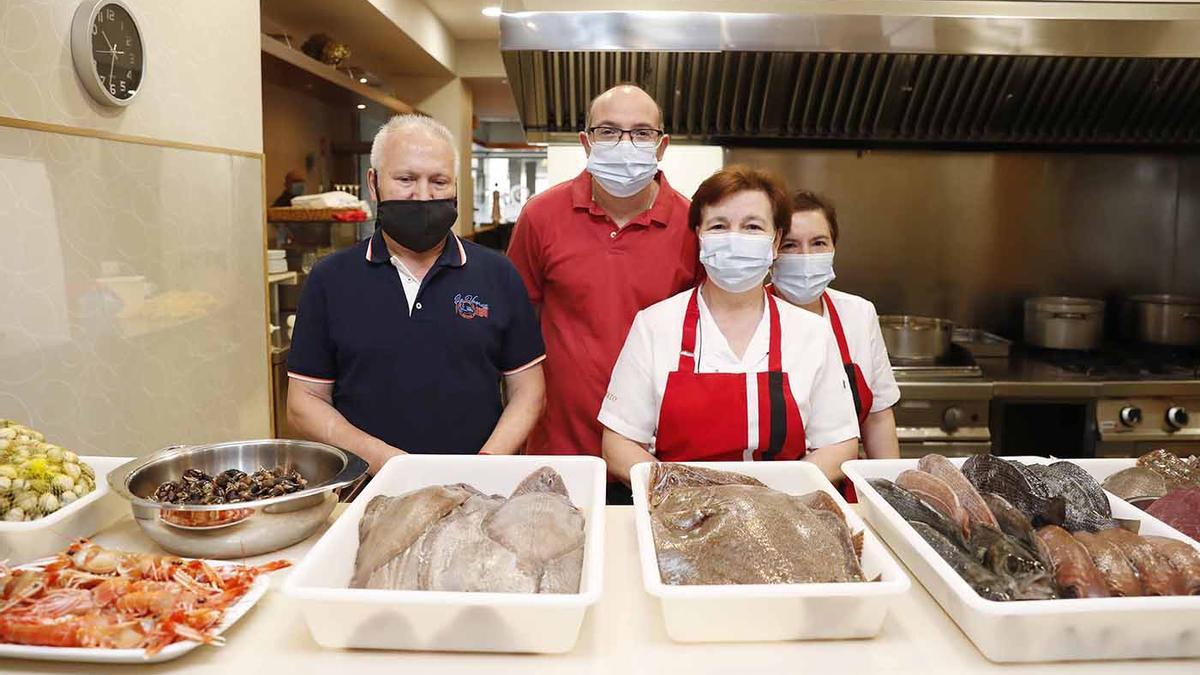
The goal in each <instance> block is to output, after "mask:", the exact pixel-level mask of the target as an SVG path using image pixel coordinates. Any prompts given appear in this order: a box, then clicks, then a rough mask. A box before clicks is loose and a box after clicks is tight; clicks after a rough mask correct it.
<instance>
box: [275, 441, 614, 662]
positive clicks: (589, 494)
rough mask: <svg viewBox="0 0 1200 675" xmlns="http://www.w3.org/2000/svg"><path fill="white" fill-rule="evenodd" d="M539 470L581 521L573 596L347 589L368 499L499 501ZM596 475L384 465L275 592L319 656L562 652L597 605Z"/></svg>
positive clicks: (526, 460)
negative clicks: (447, 494)
mask: <svg viewBox="0 0 1200 675" xmlns="http://www.w3.org/2000/svg"><path fill="white" fill-rule="evenodd" d="M543 466H549V467H551V468H553V469H554V470H555V471H557V472H558V473H559V475H561V476H562V479H563V483H564V484H565V485H566V487H567V492H568V493H569V495H570V498H571V502H572V503H574V504H575V506H577V507H579V509H580V510H582V511H583V513H584V515H585V518H586V522H585V525H584V551H583V571H582V574H581V577H580V581H579V592H578V593H546V594H537V593H458V592H447V591H385V590H374V589H367V588H348V586H349V585H350V577H351V576H352V575H353V573H354V561H355V558H356V556H357V555H358V523H359V520H360V519H361V518H362V515H363V511H364V510H365V509H366V507H367V503H368V502H370V501H371V498H372V497H374V496H376V495H401V494H404V493H406V492H410V491H412V490H416V489H419V488H423V487H426V486H429V485H445V484H453V483H467V484H468V485H471V486H474V487H475V488H476V489H478V490H480V491H482V492H484V493H487V494H500V495H508V494H510V493H511V492H512V491H513V489H514V488H516V487H517V484H518V483H519V482H520V481H521V480H522V479H524V478H525V477H526V476H528V475H529V474H530V473H532V472H534V471H536V470H537V469H538V468H540V467H543ZM605 473H606V469H605V467H604V462H603V461H602V460H600V459H599V458H597V457H560V456H548V455H547V456H538V455H521V456H515V457H488V456H479V455H402V456H399V457H393V458H392V459H389V460H388V461H387V463H386V464H384V466H383V469H381V470H380V471H379V473H377V474H376V475H375V477H374V478H372V479H371V482H370V483H368V484H367V487H366V488H365V489H364V490H363V492H362V494H360V495H358V497H357V498H356V499H355V500H354V503H352V504H351V505H350V506H349V507H348V508H347V509H346V511H345V512H344V513H343V514H342V515H341V517H339V518H338V519H337V520H336V521H334V523H333V525H332V526H330V528H329V530H327V531H326V532H325V534H324V535H322V536H321V538H320V540H318V541H317V543H316V544H315V545H314V546H313V547H312V549H310V550H309V552H308V553H307V554H306V555H305V556H304V559H303V560H302V561H300V563H299V564H298V565H296V568H295V569H294V570H292V572H291V574H289V575H288V578H287V580H286V581H285V582H284V585H283V592H284V594H285V595H287V596H288V597H289V598H292V599H293V600H294V601H295V604H296V610H297V611H298V612H300V614H302V615H303V616H304V619H305V622H306V623H307V624H308V628H309V631H310V632H311V633H312V636H313V639H314V640H316V641H317V643H318V644H320V645H321V646H322V647H326V648H329V649H350V648H361V649H411V650H422V651H471V652H535V653H562V652H568V651H570V650H571V649H572V648H573V647H574V646H575V643H576V642H577V641H578V639H579V629H580V627H581V626H582V624H583V618H584V616H585V615H586V614H587V610H588V608H589V607H591V606H592V605H594V604H596V602H598V601H599V599H600V591H601V586H602V584H603V565H604V548H603V543H604V490H605V483H606V480H605Z"/></svg>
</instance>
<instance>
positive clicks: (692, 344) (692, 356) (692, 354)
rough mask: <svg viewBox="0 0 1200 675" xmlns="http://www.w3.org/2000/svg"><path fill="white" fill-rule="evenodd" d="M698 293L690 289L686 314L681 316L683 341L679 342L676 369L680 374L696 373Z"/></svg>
mask: <svg viewBox="0 0 1200 675" xmlns="http://www.w3.org/2000/svg"><path fill="white" fill-rule="evenodd" d="M699 293H700V289H699V288H694V289H692V297H691V298H689V299H688V306H687V312H685V313H684V315H683V339H682V340H680V342H679V366H678V367H677V368H676V370H678V371H679V372H682V373H694V372H696V326H697V325H699V323H700V304H699V303H698V302H697V300H696V298H697V296H698V295H699Z"/></svg>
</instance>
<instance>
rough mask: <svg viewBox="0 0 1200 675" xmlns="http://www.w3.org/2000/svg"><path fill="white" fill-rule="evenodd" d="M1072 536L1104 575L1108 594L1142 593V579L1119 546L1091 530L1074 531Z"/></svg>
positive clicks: (1127, 594) (1121, 595)
mask: <svg viewBox="0 0 1200 675" xmlns="http://www.w3.org/2000/svg"><path fill="white" fill-rule="evenodd" d="M1074 537H1075V539H1076V540H1078V541H1079V543H1080V544H1083V547H1084V548H1085V549H1087V552H1088V555H1089V556H1091V558H1092V563H1093V564H1095V565H1096V569H1097V570H1099V571H1100V575H1101V576H1102V577H1104V584H1105V586H1107V587H1108V592H1109V594H1110V595H1113V596H1118V597H1124V596H1134V595H1142V594H1143V593H1142V580H1141V579H1140V578H1139V577H1138V573H1137V570H1136V569H1134V567H1133V564H1132V563H1130V562H1129V558H1126V557H1125V554H1124V553H1122V552H1121V548H1120V547H1119V546H1117V545H1116V544H1114V543H1113V542H1111V541H1109V540H1107V539H1101V538H1100V537H1097V536H1096V535H1095V534H1092V533H1091V532H1076V533H1075V534H1074Z"/></svg>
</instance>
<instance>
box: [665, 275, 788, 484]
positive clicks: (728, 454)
mask: <svg viewBox="0 0 1200 675" xmlns="http://www.w3.org/2000/svg"><path fill="white" fill-rule="evenodd" d="M699 292H700V291H699V288H697V289H695V290H693V291H692V296H691V299H690V300H688V306H687V313H686V314H685V315H684V318H683V340H682V341H681V343H680V347H679V366H678V369H677V370H676V371H674V372H672V373H671V374H670V375H668V376H667V388H666V390H665V391H664V392H663V400H662V406H661V408H660V409H659V413H658V433H657V440H656V442H655V447H656V452H657V457H658V459H660V460H662V461H664V462H681V461H712V462H724V461H742V460H744V459H753V460H756V461H758V460H793V459H800V458H801V457H803V456H804V451H805V445H804V421H803V420H802V419H801V417H800V408H799V406H797V405H796V400H795V398H794V397H793V396H792V389H791V387H790V386H789V384H788V375H787V373H785V372H783V357H782V350H781V349H780V346H779V344H780V327H779V307H778V306H777V305H776V304H775V298H774V297H772V296H771V295H770V294H768V295H767V308H768V311H769V313H770V329H771V334H770V350H769V353H768V357H767V371H766V372H763V373H751V374H747V373H698V372H696V329H697V326H698V325H699V323H700V305H699V303H698V300H697V295H698V294H699ZM750 378H754V383H755V385H754V386H755V389H754V391H753V393H754V394H755V396H754V399H755V400H757V404H755V405H754V406H751V405H750V401H751V398H750V394H751V391H750V389H749V387H748V385H747V382H748V381H750ZM751 424H755V425H757V427H758V430H757V433H756V434H755V439H756V440H755V441H754V442H751V440H750V427H751Z"/></svg>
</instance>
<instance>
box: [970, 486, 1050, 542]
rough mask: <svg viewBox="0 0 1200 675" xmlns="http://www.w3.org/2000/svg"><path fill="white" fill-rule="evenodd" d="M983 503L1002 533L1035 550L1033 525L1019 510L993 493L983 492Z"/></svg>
mask: <svg viewBox="0 0 1200 675" xmlns="http://www.w3.org/2000/svg"><path fill="white" fill-rule="evenodd" d="M983 501H984V503H986V504H987V506H988V510H989V511H991V512H992V515H993V516H995V517H996V522H998V523H1000V530H1001V531H1002V532H1004V533H1005V534H1007V535H1008V536H1010V537H1015V538H1016V539H1017V540H1018V541H1020V542H1022V543H1023V544H1025V545H1026V546H1028V547H1029V548H1031V549H1033V550H1037V535H1036V534H1035V533H1034V531H1033V524H1032V523H1030V522H1029V517H1028V516H1026V515H1025V514H1024V513H1023V512H1022V511H1021V509H1018V508H1017V507H1015V506H1013V505H1012V504H1009V503H1008V500H1007V499H1005V498H1004V497H1001V496H1000V495H998V494H996V493H995V492H984V493H983Z"/></svg>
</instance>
